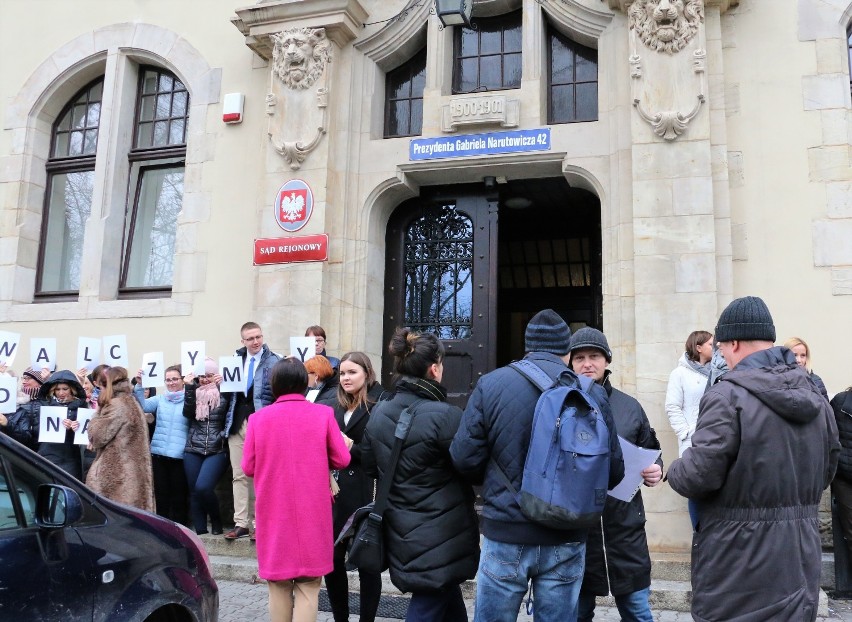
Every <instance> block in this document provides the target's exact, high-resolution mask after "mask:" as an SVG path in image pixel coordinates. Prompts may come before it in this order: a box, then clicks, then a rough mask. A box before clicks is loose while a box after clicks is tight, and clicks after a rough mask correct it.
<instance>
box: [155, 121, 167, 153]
mask: <svg viewBox="0 0 852 622" xmlns="http://www.w3.org/2000/svg"><path fill="white" fill-rule="evenodd" d="M167 144H169V122H168V121H157V122H156V123H154V147H163V146H165V145H167Z"/></svg>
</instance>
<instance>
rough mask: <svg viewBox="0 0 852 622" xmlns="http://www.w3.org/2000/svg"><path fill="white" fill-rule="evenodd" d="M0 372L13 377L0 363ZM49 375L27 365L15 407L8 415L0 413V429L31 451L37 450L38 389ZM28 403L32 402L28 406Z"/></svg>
mask: <svg viewBox="0 0 852 622" xmlns="http://www.w3.org/2000/svg"><path fill="white" fill-rule="evenodd" d="M0 374H5V375H7V376H11V377H13V378H14V377H15V375H14V373H13V372H12V370H11V369H7V368H6V366H5V365H0ZM49 375H50V372H48V371H47V370H46V369H44V370H42V371H41V372H38V371H36V370H34V369H33V368H32V367H28V368H27V369H25V370H24V371H23V373H22V374H21V388H20V390H19V391H18V394H17V396H16V401H15V404H16V409H15V412H14V413H11V414H9V415H3V414H0V431H2V432H3V433H4V434H7V435H9V436H10V437H11V438H13V439H15V440H16V441H18V442H19V443H21V444H22V445H26V446H27V447H29V448H30V449H32V450H33V451H37V450H38V422H39V410H38V408H37V407H36V406H35V403H34V402H35V400H36V398H37V397H38V392H39V389H41V385H42V383H43V382H44V381H45V379H46V378H48V376H49ZM30 404H33V405H32V406H30Z"/></svg>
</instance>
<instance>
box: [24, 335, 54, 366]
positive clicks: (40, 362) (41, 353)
mask: <svg viewBox="0 0 852 622" xmlns="http://www.w3.org/2000/svg"><path fill="white" fill-rule="evenodd" d="M30 361H31V362H30V364H31V365H32V366H33V369H43V368H45V367H47V368H48V369H49V370H50V371H53V370H54V369H56V339H54V338H53V337H43V338H40V339H31V340H30Z"/></svg>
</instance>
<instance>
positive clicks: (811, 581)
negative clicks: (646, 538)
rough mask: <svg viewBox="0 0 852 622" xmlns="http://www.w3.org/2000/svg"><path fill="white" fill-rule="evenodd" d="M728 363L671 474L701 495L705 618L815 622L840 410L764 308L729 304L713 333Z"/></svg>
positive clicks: (698, 548)
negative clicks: (825, 496) (821, 516)
mask: <svg viewBox="0 0 852 622" xmlns="http://www.w3.org/2000/svg"><path fill="white" fill-rule="evenodd" d="M714 334H715V335H716V340H717V341H718V343H719V349H720V350H721V352H722V355H723V356H724V357H725V360H726V361H727V364H728V367H729V369H730V371H728V373H726V374H725V375H724V376H722V378H721V379H720V380H719V381H718V382H717V383H716V384H715V385H714V386H713V387H711V388H710V390H708V391H707V393H706V394H705V396H704V397H703V398H702V400H701V408H700V412H699V415H698V426H697V428H696V430H695V434H693V436H692V447H690V448H689V449H687V450H686V451H685V452H684V454H683V456H682V457H681V458H679V459H677V460H675V461H674V462H673V463H672V465H671V467H670V468H669V471H668V474H667V477H668V482H669V484H670V485H671V487H672V488H673V489H674V490H675V491H676V492H678V493H679V494H681V495H683V496H685V497H687V498H690V499H699V500H701V503H702V505H701V523H700V525H699V528H698V531H696V532H695V533H694V534H693V538H692V616H693V618H695V619H696V620H758V619H759V620H815V619H816V614H817V606H818V601H819V579H820V568H821V555H822V547H821V544H820V534H819V520H818V513H819V503H820V498H821V496H822V491H823V490H824V489H825V488H827V487H828V485H829V483H830V482H831V480H832V478H833V476H834V472H835V470H836V468H837V460H838V453H839V451H840V444H839V442H838V440H837V425H836V423H835V420H834V416H833V413H832V412H831V407H830V406H829V404H828V402H827V401H826V400H825V398H823V396H822V394H821V393H820V392H819V390H818V389H817V388H816V386H815V385H814V383H813V382H812V381H811V380H810V378H809V377H808V374H807V372H806V371H805V370H804V368H802V367H800V366H798V365H797V364H796V357H795V355H794V354H793V353H792V352H791V351H790V350H788V349H787V348H783V347H774V345H773V343H774V341H775V325H774V323H773V321H772V316H771V314H770V313H769V309H768V308H767V306H766V304H765V303H764V302H763V300H761V299H760V298H757V297H753V296H747V297H745V298H738V299H736V300H734V301H733V302H731V304H729V305H728V306H727V307H726V308H725V310H724V311H723V312H722V314H721V315H720V316H719V322H718V324H717V326H716V330H715V331H714Z"/></svg>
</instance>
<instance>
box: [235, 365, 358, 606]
mask: <svg viewBox="0 0 852 622" xmlns="http://www.w3.org/2000/svg"><path fill="white" fill-rule="evenodd" d="M307 384H308V377H307V372H306V371H305V367H304V365H302V363H301V362H300V361H298V360H296V359H292V358H288V359H284V360H282V361H279V362H278V363H276V364H275V366H274V367H273V368H272V371H271V385H272V394H273V396H274V397H275V403H274V404H273V405H271V406H268V407H266V408H263V409H260V410H258V411H257V412H255V413H254V414H253V415H252V417H251V418H250V419H249V421H248V425H247V427H246V439H245V445H244V447H243V457H242V471H243V472H244V473H245V474H246V475H248V476H249V477H253V478H254V483H255V490H256V493H257V563H258V574H259V575H260V577H261V578H263V579H266V581H267V582H268V587H269V615H270V618H271V620H272V622H281V621H287V622H289V621H290V620H295V622H308V621H309V620H310V621H313V620H316V616H317V607H318V599H319V591H320V581H321V578H322V576H323V575H324V574H326V573H328V572H330V571H331V569H332V565H333V563H332V550H333V537H332V529H331V523H332V520H331V490H330V488H329V480H328V469H329V465H330V466H331V467H332V468H338V469H339V468H343V467H345V466H346V465H347V464H349V452H348V451H347V449H346V443H345V442H344V440H343V435H342V434H341V433H340V429H339V428H338V426H337V423H336V422H335V421H334V414H333V412H332V410H331V408H329V407H328V406H322V405H320V404H311V403H310V402H308V401H307V400H306V399H305V397H304V393H305V389H307Z"/></svg>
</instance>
